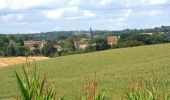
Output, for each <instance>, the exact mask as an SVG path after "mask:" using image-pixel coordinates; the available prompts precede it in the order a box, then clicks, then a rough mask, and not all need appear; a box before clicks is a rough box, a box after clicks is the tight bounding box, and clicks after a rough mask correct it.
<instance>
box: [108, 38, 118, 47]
mask: <svg viewBox="0 0 170 100" xmlns="http://www.w3.org/2000/svg"><path fill="white" fill-rule="evenodd" d="M117 41H118V36H108V37H107V42H108V44H110V45H112V44H116V43H117Z"/></svg>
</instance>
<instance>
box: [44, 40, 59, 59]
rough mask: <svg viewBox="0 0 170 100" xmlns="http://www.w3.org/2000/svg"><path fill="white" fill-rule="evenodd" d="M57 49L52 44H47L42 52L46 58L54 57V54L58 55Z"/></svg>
mask: <svg viewBox="0 0 170 100" xmlns="http://www.w3.org/2000/svg"><path fill="white" fill-rule="evenodd" d="M56 51H57V50H56V48H54V46H53V44H52V43H47V44H45V45H44V46H43V48H42V50H41V53H42V54H43V55H44V56H52V55H53V54H55V53H56Z"/></svg>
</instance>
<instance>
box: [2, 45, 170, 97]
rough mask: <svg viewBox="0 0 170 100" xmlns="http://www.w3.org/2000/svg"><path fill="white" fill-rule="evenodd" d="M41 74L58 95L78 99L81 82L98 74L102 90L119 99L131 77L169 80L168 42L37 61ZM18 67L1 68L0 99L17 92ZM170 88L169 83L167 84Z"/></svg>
mask: <svg viewBox="0 0 170 100" xmlns="http://www.w3.org/2000/svg"><path fill="white" fill-rule="evenodd" d="M37 65H38V67H39V70H40V71H41V72H42V73H46V75H47V77H48V78H49V79H50V80H51V81H53V82H54V83H55V86H56V91H57V94H58V95H65V96H66V97H67V98H70V99H71V100H77V99H78V98H79V96H80V94H81V93H82V91H83V84H84V82H87V81H89V80H93V78H94V73H95V72H96V74H97V80H98V81H99V85H100V89H101V91H105V94H106V95H107V96H109V97H110V98H112V99H115V100H119V99H120V98H119V97H121V94H122V90H124V88H125V86H127V85H128V83H129V82H130V80H131V79H132V78H139V77H140V78H144V79H148V80H150V79H151V78H152V75H153V72H154V75H155V77H156V78H157V81H159V83H160V88H159V89H160V92H162V91H161V89H162V86H163V84H162V83H163V82H165V81H166V80H165V79H167V80H170V44H160V45H150V46H140V47H132V48H123V49H114V50H106V51H101V52H94V53H87V54H79V55H71V56H64V57H57V58H52V59H49V60H44V61H38V62H37ZM15 70H17V71H18V72H21V67H20V66H19V65H18V66H16V67H5V68H0V79H1V81H0V99H1V98H5V97H6V98H7V97H12V96H15V95H16V91H17V84H16V79H15V75H14V71H15ZM167 89H169V90H170V84H169V83H168V84H167Z"/></svg>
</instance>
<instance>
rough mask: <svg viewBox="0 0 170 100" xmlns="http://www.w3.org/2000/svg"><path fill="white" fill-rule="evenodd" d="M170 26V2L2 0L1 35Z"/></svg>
mask: <svg viewBox="0 0 170 100" xmlns="http://www.w3.org/2000/svg"><path fill="white" fill-rule="evenodd" d="M161 25H170V0H0V33H34V32H48V31H69V30H89V28H90V27H91V28H92V29H93V30H122V29H127V28H130V29H132V28H137V29H140V28H153V27H156V26H161Z"/></svg>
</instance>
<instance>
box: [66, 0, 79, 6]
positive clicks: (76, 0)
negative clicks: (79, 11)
mask: <svg viewBox="0 0 170 100" xmlns="http://www.w3.org/2000/svg"><path fill="white" fill-rule="evenodd" d="M79 2H80V0H69V1H68V5H69V6H75V5H78V4H79Z"/></svg>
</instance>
